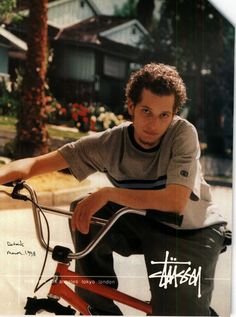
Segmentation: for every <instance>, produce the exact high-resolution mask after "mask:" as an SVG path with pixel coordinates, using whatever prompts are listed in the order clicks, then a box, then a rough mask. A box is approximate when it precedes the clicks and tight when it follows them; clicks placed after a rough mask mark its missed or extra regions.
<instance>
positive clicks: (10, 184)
mask: <svg viewBox="0 0 236 317" xmlns="http://www.w3.org/2000/svg"><path fill="white" fill-rule="evenodd" d="M20 182H21V180H20V179H17V180H15V181H12V182H8V183H5V184H2V186H7V187H15V185H16V184H17V183H20Z"/></svg>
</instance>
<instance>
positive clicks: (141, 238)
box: [71, 203, 224, 316]
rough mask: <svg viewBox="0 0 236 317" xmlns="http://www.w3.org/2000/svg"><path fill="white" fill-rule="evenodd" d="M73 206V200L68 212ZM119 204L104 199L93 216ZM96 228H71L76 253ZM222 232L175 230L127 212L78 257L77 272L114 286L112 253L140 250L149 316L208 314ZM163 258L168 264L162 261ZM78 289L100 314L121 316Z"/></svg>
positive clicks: (107, 213) (106, 301)
mask: <svg viewBox="0 0 236 317" xmlns="http://www.w3.org/2000/svg"><path fill="white" fill-rule="evenodd" d="M75 205H76V204H75V203H74V204H72V206H71V209H72V210H73V209H74V207H75ZM120 207H121V206H118V205H116V204H111V203H109V204H108V205H106V206H105V207H104V208H102V210H100V211H99V212H98V213H97V214H96V216H97V217H101V218H105V219H108V218H109V217H111V215H113V214H114V212H115V211H116V210H118V209H119V208H120ZM99 229H100V227H99V226H97V225H94V226H91V228H90V232H89V234H87V235H83V234H81V233H79V232H76V233H75V234H74V236H73V239H74V243H75V247H76V251H81V250H83V249H84V248H85V247H86V245H87V244H88V243H89V242H90V241H91V239H93V237H94V235H95V234H96V233H97V232H98V230H99ZM223 231H224V230H223V227H222V225H214V226H212V227H208V228H204V229H197V230H175V229H173V228H171V227H169V226H166V225H164V224H161V223H159V222H158V221H155V220H153V219H149V218H148V217H144V216H139V215H134V214H126V215H124V216H122V217H121V218H120V219H119V220H118V221H117V223H115V225H114V226H113V227H112V228H111V230H110V231H109V232H108V233H107V235H106V236H105V237H104V238H103V239H102V241H101V242H100V243H99V244H98V245H97V246H96V248H95V249H94V250H93V251H92V252H91V253H90V254H88V255H87V256H86V257H85V258H83V259H80V260H78V261H77V263H76V271H77V272H78V273H80V274H81V275H85V276H90V277H91V278H93V279H94V280H99V281H100V282H101V281H102V280H104V282H105V283H106V284H108V285H110V286H112V287H114V288H117V287H118V280H117V277H116V274H115V271H114V267H113V257H112V252H113V251H115V252H117V253H118V254H120V255H123V256H129V255H131V254H143V255H144V258H145V263H146V267H147V272H148V276H149V285H150V291H151V304H152V309H153V312H152V314H153V315H157V316H210V315H211V313H210V302H211V297H212V291H213V287H214V273H215V267H216V263H217V259H218V256H219V253H220V252H221V250H222V246H223V241H224V232H223ZM151 261H154V262H162V263H152V262H151ZM167 261H168V262H169V261H171V262H172V263H168V264H167V263H166V262H167ZM163 262H165V266H164V263H163ZM183 262H184V263H183ZM186 262H187V263H186ZM190 262H191V263H190ZM127 265H128V264H127ZM164 270H165V271H166V274H167V275H168V276H169V279H168V280H167V278H165V277H164V276H163V274H164V273H163V271H164ZM157 275H158V276H157ZM160 275H162V277H161V276H160ZM150 276H153V277H152V278H151V277H150ZM137 287H140V286H139V285H137ZM77 292H78V293H79V294H80V296H81V297H82V298H84V299H85V300H86V301H87V302H88V303H89V304H91V306H92V307H94V308H96V309H98V310H100V311H101V314H103V315H122V313H121V311H120V309H119V308H118V307H117V306H116V305H115V304H114V303H113V301H111V300H109V299H105V298H104V297H102V296H98V295H94V294H91V293H89V292H88V291H86V290H82V289H77Z"/></svg>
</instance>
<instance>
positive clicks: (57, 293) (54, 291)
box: [6, 182, 231, 316]
mask: <svg viewBox="0 0 236 317" xmlns="http://www.w3.org/2000/svg"><path fill="white" fill-rule="evenodd" d="M6 185H8V186H13V191H12V193H11V194H8V193H7V194H8V195H10V196H11V197H12V198H13V199H19V200H24V201H30V202H31V203H32V210H33V214H34V223H35V229H36V235H37V238H38V240H39V242H40V244H41V246H42V247H43V248H45V249H46V255H45V260H44V264H43V267H42V270H41V273H40V277H39V280H38V283H37V285H36V287H35V292H36V291H37V290H38V289H39V288H41V287H42V286H43V285H45V284H46V283H48V282H49V281H52V282H51V286H50V289H49V293H48V296H47V298H37V297H33V298H32V297H28V298H27V302H26V305H25V307H24V309H25V314H26V315H34V314H36V313H37V312H38V311H41V310H45V311H47V312H50V313H55V314H58V315H74V314H75V313H76V310H77V311H78V312H79V313H80V314H82V315H99V312H97V311H96V309H95V308H93V307H91V306H90V304H89V303H87V302H85V301H84V300H83V299H82V298H81V297H80V296H79V295H78V294H76V293H75V291H73V290H72V289H71V288H70V287H69V286H67V285H66V284H65V282H69V283H71V284H73V285H75V286H77V287H80V288H83V289H86V290H89V291H90V292H92V293H95V294H98V295H102V296H104V297H106V298H109V299H112V300H115V301H117V302H119V303H122V304H125V305H127V306H129V307H132V308H135V309H137V310H139V311H142V312H144V313H146V314H149V315H151V314H152V307H151V304H150V303H149V302H145V301H142V300H139V299H137V298H135V297H132V296H130V295H127V294H125V293H123V292H120V291H118V290H116V289H114V288H112V287H109V286H106V285H102V284H98V283H97V282H95V281H94V280H92V279H90V278H87V277H84V276H81V275H79V274H78V273H75V272H73V271H71V270H69V266H70V263H71V261H72V260H75V259H81V258H82V257H84V256H86V255H87V254H88V253H89V252H90V251H92V250H93V249H94V248H95V247H96V245H97V244H98V243H99V242H100V240H101V239H102V238H103V237H104V235H105V234H106V233H107V232H108V231H109V230H110V228H111V227H112V226H113V225H114V223H115V222H116V221H117V220H118V219H119V218H120V217H121V216H122V215H124V214H127V213H134V214H138V215H142V216H145V215H146V214H147V211H146V210H139V209H136V210H134V209H130V208H127V207H123V208H121V209H119V210H118V211H117V212H116V213H115V214H114V215H113V216H112V218H110V219H109V220H105V219H100V218H97V217H94V216H93V217H92V220H91V223H92V224H96V225H100V226H101V229H100V231H99V232H98V234H97V235H96V237H95V239H94V240H93V241H91V242H90V243H89V245H88V246H87V247H86V248H85V249H84V250H82V251H81V252H77V253H73V252H72V251H71V250H70V249H69V248H66V247H63V246H55V247H54V248H53V249H52V248H51V247H50V246H49V243H50V236H49V226H48V222H47V219H46V217H45V215H44V212H43V211H45V212H49V213H54V214H57V215H63V216H67V217H68V218H71V217H72V212H70V211H65V210H61V209H58V208H52V207H47V206H42V205H39V203H38V198H37V195H36V192H35V191H34V189H33V188H32V187H31V186H29V185H28V184H27V183H25V182H16V183H14V184H13V183H10V184H6ZM23 189H25V190H26V191H27V192H28V194H29V196H27V195H25V194H22V193H21V191H22V190H23ZM41 215H42V216H43V217H44V219H45V221H46V226H47V231H48V237H47V240H46V239H45V238H44V234H43V227H42V221H41ZM229 244H231V232H229V231H228V232H227V235H226V241H225V248H224V250H223V251H225V250H226V245H229ZM49 252H52V258H53V259H54V260H55V261H56V262H58V263H57V266H56V270H55V273H54V276H53V277H52V278H49V279H48V280H46V281H45V282H44V283H42V284H41V285H39V283H40V280H41V277H42V274H43V270H44V266H45V263H46V261H47V255H48V253H49ZM60 299H64V300H65V301H66V302H67V303H68V304H69V306H64V305H62V304H61V303H59V300H60ZM71 306H72V307H73V308H72V307H71ZM214 313H215V312H214V311H213V310H212V315H213V316H217V314H214Z"/></svg>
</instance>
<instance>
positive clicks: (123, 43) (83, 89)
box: [49, 15, 148, 111]
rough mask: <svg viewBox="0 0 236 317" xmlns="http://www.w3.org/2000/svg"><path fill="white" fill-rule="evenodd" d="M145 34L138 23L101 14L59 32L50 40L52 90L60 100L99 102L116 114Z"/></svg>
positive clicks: (137, 59)
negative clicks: (76, 99) (52, 51)
mask: <svg viewBox="0 0 236 317" xmlns="http://www.w3.org/2000/svg"><path fill="white" fill-rule="evenodd" d="M145 35H148V33H147V31H146V30H145V29H144V28H143V27H142V25H141V24H140V23H139V22H138V21H137V20H131V21H129V20H127V19H124V18H120V17H114V16H102V15H100V16H93V17H91V18H88V19H86V20H83V21H82V22H80V23H77V24H75V25H73V26H70V27H67V28H64V29H61V30H59V31H58V33H57V34H56V35H55V36H54V38H52V39H51V46H52V47H53V49H54V51H55V55H54V56H55V57H54V61H53V64H52V67H51V70H50V71H49V75H50V78H51V88H52V89H53V90H54V91H55V94H56V95H57V96H58V97H59V98H60V99H62V98H63V97H65V98H66V99H67V100H68V99H74V98H79V99H80V100H83V101H92V100H94V101H101V102H104V103H105V104H107V105H109V106H111V107H112V109H113V110H114V111H115V110H117V111H118V110H119V108H120V107H123V102H124V85H125V82H126V80H127V77H128V75H129V74H130V71H131V67H132V66H134V64H135V63H136V64H138V63H139V58H140V54H141V50H140V46H139V43H140V41H141V38H142V36H145ZM52 78H53V79H54V80H52Z"/></svg>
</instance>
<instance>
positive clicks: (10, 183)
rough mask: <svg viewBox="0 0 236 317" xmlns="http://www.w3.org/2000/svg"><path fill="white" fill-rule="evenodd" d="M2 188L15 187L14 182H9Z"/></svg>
mask: <svg viewBox="0 0 236 317" xmlns="http://www.w3.org/2000/svg"><path fill="white" fill-rule="evenodd" d="M2 186H7V187H14V183H13V182H9V183H5V184H2Z"/></svg>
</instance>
